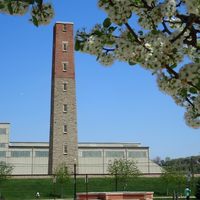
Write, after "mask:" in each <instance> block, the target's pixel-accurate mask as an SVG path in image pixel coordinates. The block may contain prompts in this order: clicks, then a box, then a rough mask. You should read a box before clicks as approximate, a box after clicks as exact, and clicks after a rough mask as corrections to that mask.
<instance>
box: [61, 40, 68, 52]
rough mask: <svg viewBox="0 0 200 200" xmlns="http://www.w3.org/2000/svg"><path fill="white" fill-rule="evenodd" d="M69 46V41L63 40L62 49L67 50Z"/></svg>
mask: <svg viewBox="0 0 200 200" xmlns="http://www.w3.org/2000/svg"><path fill="white" fill-rule="evenodd" d="M67 48H68V42H67V41H63V42H62V50H63V51H67Z"/></svg>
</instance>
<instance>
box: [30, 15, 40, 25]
mask: <svg viewBox="0 0 200 200" xmlns="http://www.w3.org/2000/svg"><path fill="white" fill-rule="evenodd" d="M31 21H32V22H33V24H34V25H35V26H37V27H38V25H39V24H38V20H37V18H36V17H34V16H32V20H31Z"/></svg>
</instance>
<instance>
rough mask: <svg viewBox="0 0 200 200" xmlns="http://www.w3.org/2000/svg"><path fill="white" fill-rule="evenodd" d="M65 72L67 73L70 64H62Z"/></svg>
mask: <svg viewBox="0 0 200 200" xmlns="http://www.w3.org/2000/svg"><path fill="white" fill-rule="evenodd" d="M62 67H63V72H66V71H67V67H68V62H62Z"/></svg>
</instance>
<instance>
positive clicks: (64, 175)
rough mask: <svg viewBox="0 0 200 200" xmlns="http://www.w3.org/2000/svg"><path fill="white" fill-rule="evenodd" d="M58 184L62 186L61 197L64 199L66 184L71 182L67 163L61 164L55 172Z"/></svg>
mask: <svg viewBox="0 0 200 200" xmlns="http://www.w3.org/2000/svg"><path fill="white" fill-rule="evenodd" d="M55 177H56V182H57V183H60V184H61V197H63V191H64V184H65V183H66V182H68V181H69V180H70V175H69V171H68V168H67V167H66V165H65V163H62V164H60V165H59V166H58V167H57V168H56V170H55Z"/></svg>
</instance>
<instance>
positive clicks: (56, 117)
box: [48, 22, 78, 174]
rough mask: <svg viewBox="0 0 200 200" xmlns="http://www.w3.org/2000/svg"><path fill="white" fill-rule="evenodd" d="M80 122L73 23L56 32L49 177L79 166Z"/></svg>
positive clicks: (62, 26)
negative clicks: (61, 169)
mask: <svg viewBox="0 0 200 200" xmlns="http://www.w3.org/2000/svg"><path fill="white" fill-rule="evenodd" d="M77 159H78V144H77V118H76V94H75V69H74V39H73V23H64V22H57V23H56V24H55V26H54V32H53V59H52V80H51V118H50V141H49V170H48V173H49V174H53V173H54V170H55V169H56V167H58V166H59V165H60V164H63V163H64V164H65V165H66V166H67V167H68V170H69V171H70V172H72V171H73V166H74V164H77V161H78V160H77Z"/></svg>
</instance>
